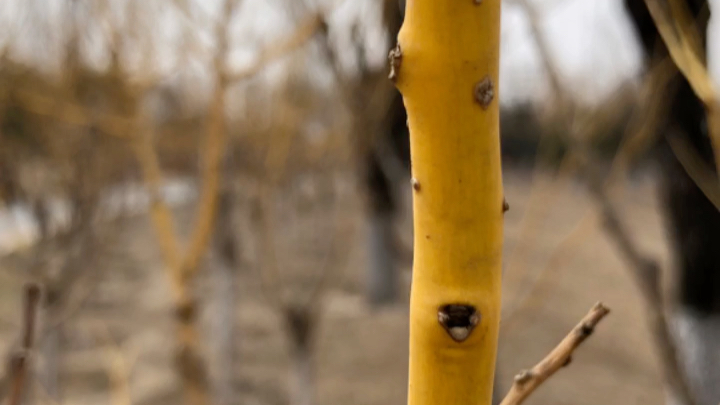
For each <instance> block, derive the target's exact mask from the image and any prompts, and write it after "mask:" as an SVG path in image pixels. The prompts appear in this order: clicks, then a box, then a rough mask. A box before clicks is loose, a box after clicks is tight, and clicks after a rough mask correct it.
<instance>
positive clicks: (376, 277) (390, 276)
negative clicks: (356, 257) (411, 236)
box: [367, 210, 398, 305]
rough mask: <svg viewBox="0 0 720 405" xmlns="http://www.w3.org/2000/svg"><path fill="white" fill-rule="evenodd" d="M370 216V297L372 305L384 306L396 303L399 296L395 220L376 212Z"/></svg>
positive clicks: (390, 216) (368, 281)
mask: <svg viewBox="0 0 720 405" xmlns="http://www.w3.org/2000/svg"><path fill="white" fill-rule="evenodd" d="M370 215H371V217H370V223H369V224H368V228H369V232H368V238H369V240H368V244H369V249H368V250H369V253H370V257H369V259H370V260H369V262H370V267H369V268H368V280H367V283H368V286H367V288H368V296H369V301H370V303H371V304H372V305H383V304H388V303H391V302H394V301H395V299H396V297H397V295H398V294H397V290H398V280H397V279H398V277H397V271H396V269H395V252H394V249H393V226H392V224H393V222H392V219H393V218H392V215H389V214H386V213H384V212H378V211H376V210H374V211H372V212H371V213H370Z"/></svg>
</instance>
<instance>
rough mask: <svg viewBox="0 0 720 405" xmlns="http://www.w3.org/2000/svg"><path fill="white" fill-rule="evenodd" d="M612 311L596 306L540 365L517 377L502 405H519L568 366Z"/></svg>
mask: <svg viewBox="0 0 720 405" xmlns="http://www.w3.org/2000/svg"><path fill="white" fill-rule="evenodd" d="M608 313H610V310H609V309H608V308H607V307H605V306H604V305H603V304H602V303H597V304H595V306H594V307H592V309H590V312H588V314H587V315H585V317H584V318H583V319H582V320H581V321H580V323H579V324H577V325H576V326H575V327H574V328H573V330H572V331H571V332H570V333H569V334H568V335H567V336H565V338H564V339H563V340H562V341H561V342H560V344H558V345H557V346H556V347H555V348H554V349H553V350H552V351H551V352H550V353H549V354H548V355H547V356H546V357H545V358H544V359H543V360H542V361H541V362H540V363H538V364H537V365H535V367H533V368H532V369H530V370H524V371H522V372H520V374H518V375H516V376H515V381H514V382H513V385H512V388H510V391H509V392H508V394H507V395H506V396H505V398H504V399H503V400H502V402H500V405H519V404H521V403H523V402H524V401H525V399H527V397H529V396H530V394H532V393H533V392H534V391H535V389H537V387H539V386H540V385H541V384H542V383H543V382H545V380H547V379H548V378H550V377H551V376H552V375H553V374H555V372H556V371H558V370H559V369H561V368H562V367H564V366H566V365H568V364H569V363H570V360H571V358H572V354H573V352H574V351H575V349H577V347H578V346H580V344H582V343H583V342H584V341H585V339H587V338H588V337H589V336H590V335H591V334H592V333H593V331H594V330H595V326H597V324H598V323H599V322H600V321H601V320H602V319H603V318H604V317H605V316H606V315H607V314H608Z"/></svg>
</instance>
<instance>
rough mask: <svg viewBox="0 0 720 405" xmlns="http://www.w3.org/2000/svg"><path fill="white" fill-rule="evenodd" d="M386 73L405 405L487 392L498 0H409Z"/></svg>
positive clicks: (491, 358)
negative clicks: (406, 321) (399, 182)
mask: <svg viewBox="0 0 720 405" xmlns="http://www.w3.org/2000/svg"><path fill="white" fill-rule="evenodd" d="M398 39H399V46H398V48H396V49H395V50H394V51H393V52H392V53H391V65H392V68H393V71H392V73H391V77H394V78H395V80H397V86H398V88H399V89H400V91H401V93H402V94H403V98H404V101H405V106H406V108H407V111H408V124H409V127H410V145H411V155H412V170H413V190H414V191H413V192H414V198H413V211H414V229H415V250H414V253H415V257H414V269H413V280H412V293H411V300H410V375H409V393H408V403H409V404H410V405H439V404H453V405H464V404H482V405H488V404H490V402H491V398H492V387H493V376H494V370H495V357H496V352H497V337H498V326H499V318H500V278H501V277H500V276H501V253H502V240H503V190H502V176H501V167H500V139H499V100H498V95H497V83H498V70H499V44H500V0H482V1H480V0H460V1H449V0H408V2H407V6H406V16H405V22H404V24H403V27H402V29H401V30H400V34H399V37H398Z"/></svg>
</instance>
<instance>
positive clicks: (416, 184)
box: [410, 177, 420, 191]
mask: <svg viewBox="0 0 720 405" xmlns="http://www.w3.org/2000/svg"><path fill="white" fill-rule="evenodd" d="M410 185H412V188H413V190H415V191H420V182H419V181H418V179H416V178H414V177H413V178H412V179H410Z"/></svg>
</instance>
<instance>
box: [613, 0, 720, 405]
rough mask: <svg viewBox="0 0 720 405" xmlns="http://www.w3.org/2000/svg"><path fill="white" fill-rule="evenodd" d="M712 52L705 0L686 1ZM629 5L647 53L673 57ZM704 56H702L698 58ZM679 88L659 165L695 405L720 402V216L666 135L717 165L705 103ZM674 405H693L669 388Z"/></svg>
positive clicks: (636, 3)
mask: <svg viewBox="0 0 720 405" xmlns="http://www.w3.org/2000/svg"><path fill="white" fill-rule="evenodd" d="M686 4H687V6H688V8H689V10H690V13H691V14H692V18H693V19H694V20H695V21H696V26H697V29H698V32H699V34H700V38H699V39H700V40H699V42H700V43H699V45H700V46H701V47H702V49H703V52H705V51H706V42H707V41H706V40H707V26H708V20H709V17H710V15H709V13H706V11H705V10H704V8H705V7H707V6H708V4H707V1H706V0H687V1H686ZM625 8H626V10H627V11H628V13H629V14H630V17H631V19H632V22H633V24H634V26H635V29H636V31H637V33H638V34H639V37H640V40H641V43H642V46H643V50H644V53H645V56H646V57H648V58H649V59H650V61H651V62H657V61H658V60H660V59H661V58H663V57H666V56H667V55H668V52H667V49H666V47H665V46H664V43H663V41H662V39H661V38H660V36H659V33H658V30H657V28H656V26H655V23H654V22H653V19H652V17H651V15H650V13H649V11H648V8H647V5H646V2H645V1H643V0H625ZM700 56H701V59H703V60H704V59H705V57H704V55H700ZM673 86H674V87H675V88H676V89H677V91H676V92H673V93H672V97H671V98H670V99H669V100H668V103H669V106H670V108H669V114H668V116H667V117H666V118H665V119H666V122H664V125H663V126H662V127H663V128H664V130H663V131H664V133H662V134H661V135H662V137H661V141H660V151H659V156H658V162H659V166H660V169H661V200H662V202H663V205H664V208H665V210H664V217H665V218H664V219H665V222H666V228H667V229H668V233H669V235H670V242H671V250H672V256H673V261H674V277H675V279H676V280H677V292H678V297H677V298H678V305H677V307H676V308H675V309H674V311H673V313H672V314H671V317H670V320H669V321H670V322H669V323H670V325H669V326H670V329H671V332H672V335H673V337H674V339H675V344H676V346H677V352H678V354H679V357H680V358H679V359H678V361H679V363H680V364H681V366H683V370H682V371H684V373H685V376H686V378H687V382H688V385H689V387H690V389H691V390H692V393H693V396H694V397H695V399H696V401H697V404H695V405H716V404H717V403H718V402H720V385H718V384H717V381H718V379H719V378H720V272H719V271H718V269H720V253H719V252H718V250H717V248H716V246H715V244H716V243H717V242H716V241H717V240H718V239H719V238H720V212H718V210H717V209H716V208H715V206H714V205H713V204H712V203H711V202H710V200H708V199H707V197H706V196H705V194H704V193H703V192H702V191H701V190H700V188H699V187H698V186H697V184H695V182H694V181H693V180H692V179H691V178H690V176H689V175H688V173H687V172H686V171H685V169H684V168H683V167H682V165H681V163H680V162H679V161H678V159H677V158H676V156H675V155H674V154H673V153H672V151H671V148H670V147H669V145H668V143H667V138H666V137H667V136H676V137H680V138H683V139H684V140H685V141H687V144H689V145H692V147H693V148H694V149H695V150H696V151H697V152H698V153H699V157H700V158H701V160H702V162H701V163H703V164H704V165H705V166H707V167H708V168H714V167H715V162H714V158H713V154H712V148H711V145H710V139H709V136H708V128H707V121H706V117H705V111H704V107H703V104H702V102H701V101H700V100H699V99H698V98H697V97H696V95H695V94H694V92H693V89H692V88H691V86H690V84H689V83H688V82H687V80H685V79H684V78H683V77H681V76H680V75H679V76H678V77H677V78H676V79H675V82H674V83H673ZM667 391H668V403H669V404H673V405H688V404H686V403H684V401H683V400H681V399H679V395H678V394H677V393H675V392H673V390H672V389H671V388H670V387H668V388H667Z"/></svg>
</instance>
